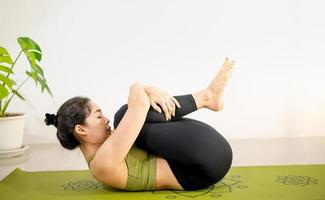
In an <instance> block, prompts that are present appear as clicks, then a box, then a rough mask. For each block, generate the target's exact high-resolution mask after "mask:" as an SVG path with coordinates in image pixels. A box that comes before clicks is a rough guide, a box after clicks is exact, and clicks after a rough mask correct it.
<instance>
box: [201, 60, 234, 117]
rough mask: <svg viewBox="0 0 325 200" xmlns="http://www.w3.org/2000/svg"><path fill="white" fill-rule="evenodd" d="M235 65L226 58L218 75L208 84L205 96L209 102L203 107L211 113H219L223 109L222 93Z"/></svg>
mask: <svg viewBox="0 0 325 200" xmlns="http://www.w3.org/2000/svg"><path fill="white" fill-rule="evenodd" d="M235 64H236V63H235V61H234V60H230V59H228V58H226V60H225V62H224V63H223V65H222V68H221V69H220V70H219V72H218V74H217V75H216V76H215V78H214V79H213V80H212V82H211V83H210V84H209V86H208V88H206V89H205V92H206V96H208V97H209V98H208V99H209V100H208V101H207V103H206V105H205V107H206V108H209V109H210V110H213V111H220V110H221V109H222V108H223V106H224V100H223V93H224V90H225V87H226V85H227V83H228V81H229V79H230V77H231V74H232V70H233V69H234V66H235Z"/></svg>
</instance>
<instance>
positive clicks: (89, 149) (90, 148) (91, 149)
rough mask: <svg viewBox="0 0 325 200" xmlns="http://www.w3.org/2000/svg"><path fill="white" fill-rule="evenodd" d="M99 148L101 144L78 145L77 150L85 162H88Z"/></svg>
mask: <svg viewBox="0 0 325 200" xmlns="http://www.w3.org/2000/svg"><path fill="white" fill-rule="evenodd" d="M100 146H101V144H89V143H88V144H80V145H79V148H80V151H81V152H82V154H83V155H84V157H85V160H86V161H87V162H88V161H89V158H90V156H92V155H94V154H95V153H96V152H97V150H98V148H99V147H100Z"/></svg>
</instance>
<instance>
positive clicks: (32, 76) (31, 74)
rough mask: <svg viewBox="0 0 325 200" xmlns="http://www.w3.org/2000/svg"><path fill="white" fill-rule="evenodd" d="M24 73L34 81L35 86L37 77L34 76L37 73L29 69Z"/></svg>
mask: <svg viewBox="0 0 325 200" xmlns="http://www.w3.org/2000/svg"><path fill="white" fill-rule="evenodd" d="M26 74H27V75H28V76H29V77H31V78H32V79H33V80H34V81H35V84H36V86H37V78H36V76H37V74H35V73H33V72H30V71H26Z"/></svg>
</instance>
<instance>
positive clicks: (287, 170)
mask: <svg viewBox="0 0 325 200" xmlns="http://www.w3.org/2000/svg"><path fill="white" fill-rule="evenodd" d="M0 199H1V200H7V199H10V200H20V199H24V200H27V199H32V200H37V199H42V200H44V199H60V200H63V199H69V200H72V199H75V200H84V199H91V200H100V199H106V200H107V199H109V200H114V199H119V200H122V199H123V200H127V199H129V200H131V199H141V200H143V199H153V200H154V199H177V200H183V199H204V200H208V199H222V200H235V199H236V200H237V199H238V200H239V199H240V200H243V199H244V200H268V199H270V200H325V165H286V166H247V167H232V168H231V169H230V171H229V172H228V174H227V175H226V176H225V177H224V178H223V180H221V181H220V182H218V183H216V184H215V185H213V186H210V187H208V188H205V189H202V190H196V191H176V190H156V191H143V192H128V191H122V190H117V189H113V188H111V187H108V186H106V185H103V184H101V183H99V182H98V181H97V180H96V179H94V178H93V177H92V176H91V174H90V173H89V171H87V170H81V171H80V170H78V171H75V170H74V171H46V172H26V171H22V170H21V169H19V168H16V169H15V170H14V171H13V172H11V173H10V174H9V175H8V176H7V177H6V178H5V179H3V180H2V181H1V182H0Z"/></svg>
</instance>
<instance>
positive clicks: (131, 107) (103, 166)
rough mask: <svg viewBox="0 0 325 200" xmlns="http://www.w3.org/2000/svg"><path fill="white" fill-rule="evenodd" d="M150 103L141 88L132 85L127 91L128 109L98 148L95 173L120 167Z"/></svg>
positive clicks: (143, 120) (139, 129) (140, 86)
mask: <svg viewBox="0 0 325 200" xmlns="http://www.w3.org/2000/svg"><path fill="white" fill-rule="evenodd" d="M149 108H150V101H149V98H148V95H147V94H146V92H145V90H144V89H143V86H142V85H141V84H139V83H134V84H132V85H131V86H130V89H129V98H128V109H127V111H126V113H125V115H124V116H123V118H122V120H121V122H120V123H119V125H118V126H117V128H116V129H115V130H114V133H113V134H112V135H111V136H110V137H109V138H108V139H107V140H106V141H105V142H104V143H103V144H102V145H101V147H99V148H98V150H97V152H96V155H95V157H94V159H93V161H92V164H93V165H94V167H96V168H97V169H96V171H98V172H99V171H103V170H112V169H115V168H118V167H120V166H121V165H122V164H123V162H124V158H125V156H126V155H127V153H128V152H129V150H130V149H131V147H132V145H133V144H134V142H135V140H136V138H137V136H138V135H139V133H140V131H141V128H142V126H143V124H144V122H145V119H146V116H147V112H148V110H149Z"/></svg>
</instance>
